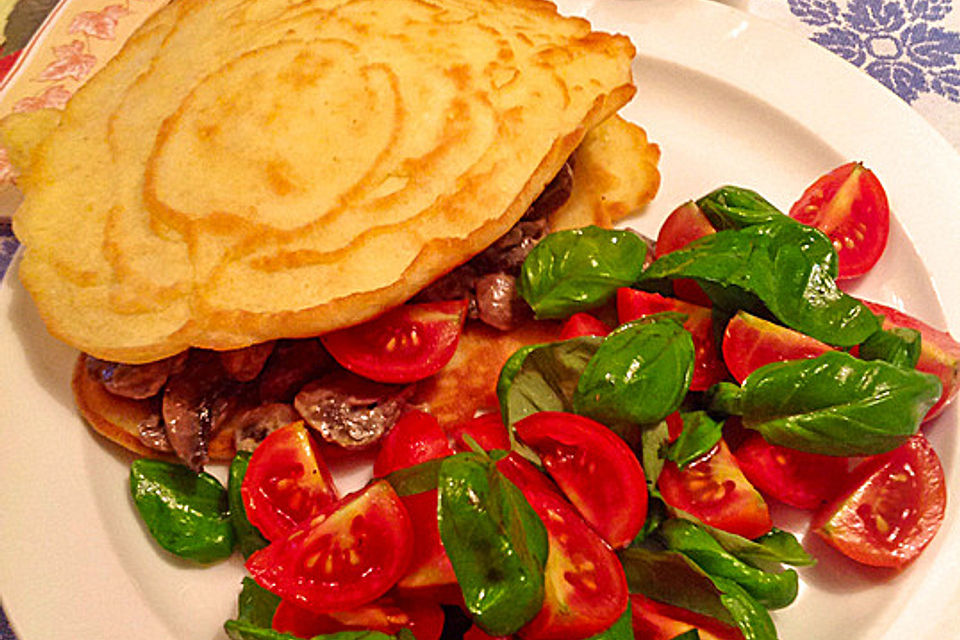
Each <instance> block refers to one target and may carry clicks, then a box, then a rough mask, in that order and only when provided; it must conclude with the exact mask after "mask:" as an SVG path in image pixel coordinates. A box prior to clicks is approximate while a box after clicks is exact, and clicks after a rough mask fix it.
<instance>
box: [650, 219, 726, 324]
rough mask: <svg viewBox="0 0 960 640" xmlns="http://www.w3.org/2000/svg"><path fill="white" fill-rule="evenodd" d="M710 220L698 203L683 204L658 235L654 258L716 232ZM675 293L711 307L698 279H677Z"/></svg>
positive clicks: (662, 226) (679, 296) (674, 284)
mask: <svg viewBox="0 0 960 640" xmlns="http://www.w3.org/2000/svg"><path fill="white" fill-rule="evenodd" d="M716 232H717V230H716V229H714V228H713V225H712V224H711V223H710V219H709V218H707V216H706V214H704V213H703V211H702V210H701V209H700V207H698V206H697V204H696V203H695V202H687V203H685V204H682V205H680V206H679V207H677V208H676V209H674V210H673V212H672V213H671V214H670V215H669V216H667V219H666V220H664V221H663V224H662V225H661V226H660V231H659V233H658V234H657V248H656V250H655V251H654V258H659V257H660V256H664V255H666V254H668V253H672V252H673V251H676V250H677V249H680V248H683V247H685V246H687V245H688V244H690V243H691V242H693V241H694V240H697V239H699V238H703V237H704V236H708V235H711V234H714V233H716ZM673 293H674V295H676V296H677V297H678V298H680V299H681V300H686V301H688V302H693V303H694V304H699V305H701V306H704V307H709V306H710V304H711V303H710V298H708V297H707V294H705V293H704V292H703V289H701V288H700V285H699V284H697V281H696V280H691V279H687V278H679V279H677V280H674V281H673Z"/></svg>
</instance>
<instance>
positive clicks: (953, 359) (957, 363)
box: [863, 300, 960, 422]
mask: <svg viewBox="0 0 960 640" xmlns="http://www.w3.org/2000/svg"><path fill="white" fill-rule="evenodd" d="M863 303H864V304H865V305H867V308H869V309H870V311H873V312H874V313H875V314H877V315H881V316H883V317H884V318H883V328H884V329H891V328H894V327H905V328H907V329H915V330H917V331H919V332H920V336H921V340H920V359H919V360H918V361H917V370H918V371H923V372H924V373H932V374H933V375H935V376H937V377H938V378H940V384H942V385H943V392H942V393H941V394H940V399H939V400H937V402H936V404H934V405H933V406H932V407H930V410H929V411H927V415H926V416H924V422H927V421H929V420H932V419H934V418H936V417H937V416H938V415H940V413H942V412H943V410H944V408H946V405H947V404H948V403H949V402H950V401H951V400H952V399H953V398H954V397H956V395H957V390H958V389H960V343H958V342H957V341H956V340H954V339H953V336H951V335H950V334H949V333H947V332H946V331H940V330H938V329H934V328H933V327H931V326H930V325H929V324H927V323H925V322H922V321H920V320H918V319H917V318H914V317H913V316H911V315H908V314H906V313H904V312H902V311H898V310H897V309H894V308H893V307H888V306H887V305H883V304H880V303H878V302H869V301H867V300H864V301H863Z"/></svg>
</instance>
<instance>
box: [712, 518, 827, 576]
mask: <svg viewBox="0 0 960 640" xmlns="http://www.w3.org/2000/svg"><path fill="white" fill-rule="evenodd" d="M703 526H704V527H705V528H706V529H707V531H709V532H710V535H712V536H713V537H714V538H716V539H717V541H718V542H719V543H720V544H721V545H722V546H723V548H724V549H726V550H727V551H729V552H730V553H732V554H733V555H735V556H737V557H738V558H740V559H741V560H743V561H744V562H748V563H750V564H753V565H758V564H767V563H778V564H788V565H790V566H793V567H807V566H811V565H814V564H816V563H817V560H816V559H815V558H814V557H813V556H811V555H810V554H809V553H807V551H806V550H805V549H804V548H803V546H802V545H801V544H800V542H799V541H798V540H797V538H796V537H795V536H794V535H793V534H792V533H790V532H789V531H783V530H781V529H773V530H772V531H770V532H769V533H766V534H764V535H762V536H760V537H759V538H757V539H756V540H750V539H748V538H744V537H743V536H738V535H737V534H735V533H728V532H727V531H724V530H722V529H717V528H715V527H709V526H707V525H703Z"/></svg>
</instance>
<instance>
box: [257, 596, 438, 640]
mask: <svg viewBox="0 0 960 640" xmlns="http://www.w3.org/2000/svg"><path fill="white" fill-rule="evenodd" d="M272 626H273V629H274V631H279V632H282V633H291V634H293V635H295V636H297V637H298V638H313V637H316V636H319V635H327V634H335V633H337V632H339V631H361V630H371V631H379V632H381V633H384V634H387V635H396V633H397V632H398V631H400V629H409V630H410V631H412V632H413V634H414V636H415V637H416V638H417V640H438V639H439V638H440V634H441V632H442V631H443V609H442V608H441V607H440V605H439V604H436V603H433V602H428V601H426V600H399V599H397V598H392V597H389V596H384V597H383V598H380V599H379V600H377V601H375V602H371V603H369V604H365V605H361V606H359V607H357V608H356V609H349V610H346V611H334V612H331V613H314V612H312V611H308V610H306V609H303V608H301V607H298V606H297V605H295V604H293V603H292V602H289V601H287V600H281V601H280V604H279V605H278V606H277V610H276V612H275V613H274V614H273V622H272Z"/></svg>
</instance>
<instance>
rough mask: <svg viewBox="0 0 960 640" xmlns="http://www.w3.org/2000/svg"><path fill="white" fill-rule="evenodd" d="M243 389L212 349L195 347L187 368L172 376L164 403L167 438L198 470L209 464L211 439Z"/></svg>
mask: <svg viewBox="0 0 960 640" xmlns="http://www.w3.org/2000/svg"><path fill="white" fill-rule="evenodd" d="M241 390H242V386H241V385H239V384H238V383H236V382H234V381H233V380H231V379H230V378H229V377H227V375H226V372H225V371H224V370H223V367H222V366H221V365H220V359H219V358H218V357H217V355H216V354H215V353H213V352H209V351H194V352H193V353H192V354H191V358H190V361H189V362H188V363H187V366H186V367H184V370H183V371H182V372H180V373H178V374H175V375H172V376H170V379H169V380H168V382H167V385H166V387H165V388H164V391H163V404H162V415H163V423H164V425H165V428H166V433H167V439H168V440H169V442H170V446H171V447H172V448H173V451H174V453H176V454H177V457H178V458H180V460H182V461H183V462H184V464H186V465H187V466H188V467H190V468H191V469H193V470H194V471H199V470H201V469H203V466H204V465H205V464H206V462H207V451H208V448H209V446H210V440H211V438H213V435H214V434H215V433H216V432H217V429H219V427H220V426H221V425H222V424H223V422H224V421H225V420H226V419H227V418H228V417H229V415H230V413H231V411H234V410H235V409H236V408H237V407H238V406H239V404H240V402H241Z"/></svg>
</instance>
